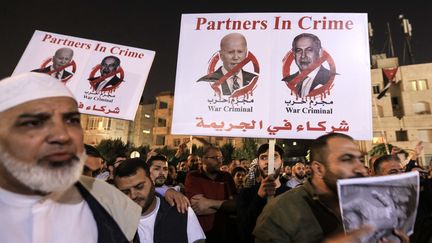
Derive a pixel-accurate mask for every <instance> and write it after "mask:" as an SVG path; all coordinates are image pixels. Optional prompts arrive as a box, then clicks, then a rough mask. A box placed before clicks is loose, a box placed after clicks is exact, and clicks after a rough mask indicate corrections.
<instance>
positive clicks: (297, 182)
mask: <svg viewBox="0 0 432 243" xmlns="http://www.w3.org/2000/svg"><path fill="white" fill-rule="evenodd" d="M306 179H307V178H306V177H305V178H303V179H299V178H297V177H295V176H293V177H291V179H289V180H288V181H287V183H286V185H287V187H289V188H295V187H297V186H299V185H302V184H303V183H304V182H305V181H306Z"/></svg>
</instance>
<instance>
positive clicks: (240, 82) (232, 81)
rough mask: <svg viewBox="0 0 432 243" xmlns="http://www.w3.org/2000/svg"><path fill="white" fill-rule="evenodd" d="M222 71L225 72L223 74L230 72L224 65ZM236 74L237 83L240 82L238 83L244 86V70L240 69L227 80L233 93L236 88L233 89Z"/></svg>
mask: <svg viewBox="0 0 432 243" xmlns="http://www.w3.org/2000/svg"><path fill="white" fill-rule="evenodd" d="M222 73H223V75H225V74H227V73H228V71H227V70H226V69H225V68H224V67H222ZM234 76H237V80H236V81H237V83H238V85H239V88H242V87H243V73H242V71H241V70H240V71H239V72H238V73H236V74H234V75H233V76H231V77H229V78H228V79H227V80H226V82H227V84H228V87H229V89H230V91H231V93H232V92H234V89H233V84H234Z"/></svg>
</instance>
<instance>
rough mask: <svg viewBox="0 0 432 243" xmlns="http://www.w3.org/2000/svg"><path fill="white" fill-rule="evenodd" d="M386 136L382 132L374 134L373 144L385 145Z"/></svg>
mask: <svg viewBox="0 0 432 243" xmlns="http://www.w3.org/2000/svg"><path fill="white" fill-rule="evenodd" d="M384 136H385V132H384ZM384 136H383V133H382V132H373V138H372V143H373V144H377V143H384V141H385V140H384Z"/></svg>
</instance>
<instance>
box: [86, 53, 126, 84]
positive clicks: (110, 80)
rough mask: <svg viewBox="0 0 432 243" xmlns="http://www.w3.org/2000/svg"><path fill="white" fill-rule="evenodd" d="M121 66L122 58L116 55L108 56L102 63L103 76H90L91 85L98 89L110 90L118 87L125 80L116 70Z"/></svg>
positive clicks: (101, 71)
mask: <svg viewBox="0 0 432 243" xmlns="http://www.w3.org/2000/svg"><path fill="white" fill-rule="evenodd" d="M119 68H120V59H119V58H118V57H116V56H107V57H104V58H103V59H102V62H101V64H100V73H101V76H99V77H93V78H89V79H88V80H89V81H90V85H91V86H92V87H93V89H94V90H96V91H98V92H99V91H109V90H111V89H114V88H116V87H117V86H119V85H120V83H121V82H123V80H122V79H120V78H119V77H117V75H116V72H117V70H118V69H119Z"/></svg>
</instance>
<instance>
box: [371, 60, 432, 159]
mask: <svg viewBox="0 0 432 243" xmlns="http://www.w3.org/2000/svg"><path fill="white" fill-rule="evenodd" d="M392 67H398V71H397V73H396V78H395V79H396V81H397V82H396V84H394V85H392V86H391V88H390V89H389V90H388V91H387V93H386V95H385V96H384V97H382V98H381V99H379V100H378V99H377V98H376V97H377V95H378V93H379V92H380V91H381V90H382V89H383V87H384V84H383V81H384V76H383V71H382V69H383V68H392ZM371 77H372V114H373V130H374V131H373V140H372V141H367V142H365V147H364V149H365V150H366V151H369V150H370V149H371V148H372V147H373V146H375V145H376V144H378V143H383V142H384V141H387V143H390V144H392V145H395V146H398V147H400V148H402V149H405V150H408V151H410V150H412V149H414V148H415V146H416V144H417V143H418V142H419V141H422V142H423V146H424V150H423V154H422V155H421V156H420V159H421V162H422V164H423V165H429V162H430V160H431V158H432V114H431V108H430V106H431V104H432V90H431V85H432V63H424V64H415V65H406V66H399V65H398V59H397V58H383V59H378V60H377V63H376V68H373V69H372V70H371Z"/></svg>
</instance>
